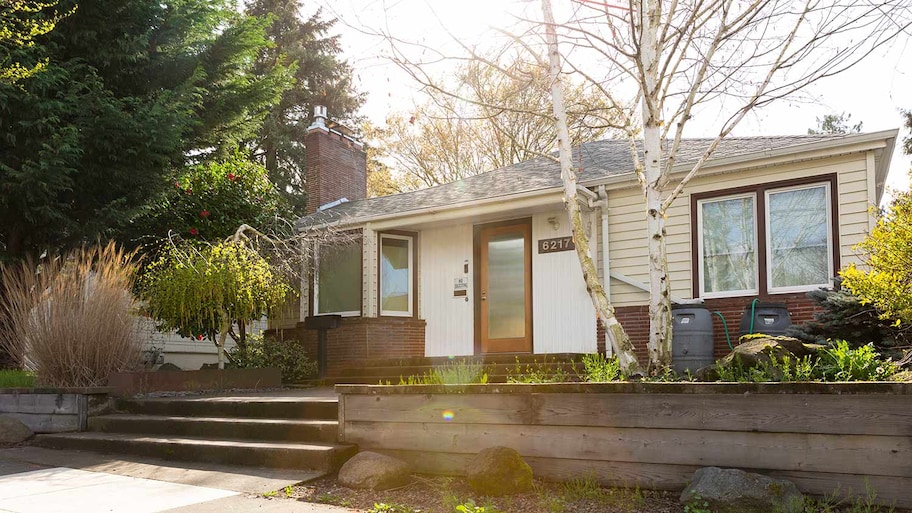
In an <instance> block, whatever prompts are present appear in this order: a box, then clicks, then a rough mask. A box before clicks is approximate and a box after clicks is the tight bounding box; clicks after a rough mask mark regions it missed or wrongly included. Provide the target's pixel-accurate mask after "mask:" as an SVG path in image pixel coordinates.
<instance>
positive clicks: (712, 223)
mask: <svg viewBox="0 0 912 513" xmlns="http://www.w3.org/2000/svg"><path fill="white" fill-rule="evenodd" d="M817 180H819V181H818V182H816V183H813V182H812V183H798V184H797V185H789V184H781V183H780V184H767V185H760V186H756V187H751V188H745V189H739V190H737V191H732V193H731V194H727V195H724V196H715V197H712V196H710V197H707V195H695V197H694V200H695V201H694V210H695V212H694V214H695V219H696V225H697V226H696V232H697V233H696V240H695V241H694V242H695V245H696V247H697V259H696V262H695V275H698V276H695V278H696V279H697V281H698V283H699V289H698V291H695V292H699V296H700V297H705V298H712V297H727V296H746V295H758V294H761V295H762V294H777V293H786V292H800V291H806V290H811V289H815V288H818V287H825V286H828V285H829V284H830V280H831V278H832V276H833V274H834V269H835V261H836V257H835V255H834V244H833V241H834V240H835V237H834V234H833V221H832V218H833V205H832V203H831V201H832V200H831V198H832V188H833V183H834V182H835V178H830V179H826V181H822V180H820V179H819V178H818V179H817ZM793 183H794V182H793Z"/></svg>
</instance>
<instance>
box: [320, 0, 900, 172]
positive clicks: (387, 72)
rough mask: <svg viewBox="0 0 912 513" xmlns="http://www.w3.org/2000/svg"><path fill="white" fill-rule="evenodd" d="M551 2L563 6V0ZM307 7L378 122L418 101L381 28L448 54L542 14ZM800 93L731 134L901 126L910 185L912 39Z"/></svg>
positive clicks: (432, 2)
mask: <svg viewBox="0 0 912 513" xmlns="http://www.w3.org/2000/svg"><path fill="white" fill-rule="evenodd" d="M553 3H554V4H555V9H560V7H561V4H562V3H566V0H553ZM306 5H308V6H311V7H313V6H315V5H316V6H322V8H323V10H324V13H325V14H326V15H327V16H330V17H336V18H338V19H339V22H338V23H337V25H336V27H335V29H334V30H335V31H336V32H337V33H339V34H340V35H341V39H342V41H341V43H342V47H343V51H344V55H345V58H346V59H347V60H348V61H349V62H350V63H351V65H352V66H353V68H354V71H355V83H356V87H358V89H359V90H360V91H362V92H364V93H366V94H367V101H366V103H365V105H364V106H363V108H362V110H361V113H362V114H363V115H365V116H367V117H368V118H369V119H370V120H371V121H373V122H375V123H378V124H382V123H383V121H384V120H385V118H386V117H387V116H388V115H390V114H392V113H396V112H409V110H410V109H411V107H412V105H414V104H415V103H416V102H418V103H420V102H421V101H422V99H423V97H422V95H421V93H420V91H419V89H420V84H418V83H417V82H416V81H415V80H414V79H412V78H411V77H409V76H408V74H406V73H405V72H404V71H402V70H401V69H399V68H398V67H397V66H396V65H395V64H393V63H392V62H391V61H390V60H389V58H388V57H389V55H390V51H389V44H388V43H386V42H385V41H384V40H383V38H382V37H378V36H376V34H377V33H378V32H384V33H388V34H391V35H392V36H394V37H395V38H398V39H401V40H403V41H408V42H417V43H421V44H424V45H427V46H429V47H431V48H434V49H446V50H445V52H446V53H448V54H452V53H455V52H456V51H457V50H458V49H457V47H456V43H455V41H456V40H459V41H461V42H462V43H463V44H467V45H469V46H472V45H475V44H479V45H481V44H484V43H485V41H486V40H489V39H490V38H493V37H498V35H497V32H496V29H497V28H509V27H513V26H515V24H516V21H517V17H523V16H535V17H538V16H540V14H539V12H540V11H539V10H538V8H539V7H538V5H539V4H538V2H537V1H531V0H316V1H315V2H311V3H308V4H306ZM525 13H528V14H525ZM558 14H559V13H558ZM429 55H430V52H425V53H424V54H423V56H429ZM448 66H450V64H448V63H442V64H439V65H438V67H437V70H438V71H439V72H441V73H442V72H445V71H446V69H447V67H448ZM803 96H804V98H802V99H795V100H782V101H779V102H776V103H773V104H772V105H770V106H767V107H765V108H764V109H761V110H758V111H756V112H754V113H752V114H751V115H749V116H748V117H747V118H745V119H744V120H743V121H742V122H741V124H740V125H739V126H738V127H737V128H736V129H735V131H734V132H733V135H739V136H749V135H791V134H804V133H806V132H807V129H808V128H812V127H816V125H817V118H820V117H823V116H824V115H826V114H830V113H842V112H844V113H847V114H851V116H852V118H851V120H852V122H853V124H854V123H856V122H859V121H860V122H862V123H863V126H862V131H864V132H873V131H879V130H887V129H896V128H900V136H899V140H898V141H897V148H896V149H895V151H894V154H893V160H892V164H891V166H890V176H889V177H888V180H887V186H888V188H893V189H897V190H908V188H909V177H908V174H907V173H908V171H909V170H910V168H912V157H910V156H908V155H903V154H902V151H901V150H900V148H899V146H900V145H901V140H902V138H904V137H906V136H909V135H910V134H909V133H908V132H907V131H906V130H905V129H903V128H902V118H901V115H900V110H902V109H912V38H910V39H909V40H901V41H897V42H895V43H893V44H891V45H890V46H889V47H888V48H883V49H880V50H878V51H877V52H875V53H874V54H872V55H871V56H869V57H868V58H867V60H865V61H863V62H862V63H861V64H859V65H858V66H856V67H854V68H852V69H851V70H849V71H848V72H845V73H843V74H840V75H837V76H835V77H830V78H827V79H824V80H822V81H819V82H817V83H816V84H813V85H812V86H811V87H810V88H809V89H807V90H806V91H805V92H804V94H803ZM712 112H713V109H711V108H710V109H704V110H703V111H702V112H699V113H697V115H696V116H695V118H694V119H693V120H692V121H691V122H690V124H689V125H688V128H687V129H686V130H685V136H686V137H707V136H715V135H716V133H717V131H718V128H717V126H718V123H719V122H720V121H721V120H719V119H715V118H714V117H713V115H712ZM331 115H332V113H330V116H331ZM714 130H715V131H714Z"/></svg>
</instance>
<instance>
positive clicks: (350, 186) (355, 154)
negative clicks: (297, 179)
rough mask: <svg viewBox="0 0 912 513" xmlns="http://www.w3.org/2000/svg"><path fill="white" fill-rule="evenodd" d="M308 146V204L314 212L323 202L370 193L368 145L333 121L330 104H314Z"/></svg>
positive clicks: (360, 196)
mask: <svg viewBox="0 0 912 513" xmlns="http://www.w3.org/2000/svg"><path fill="white" fill-rule="evenodd" d="M304 145H305V146H306V148H307V183H306V189H307V207H306V213H307V214H312V213H314V212H316V211H317V210H318V209H319V208H320V207H321V206H324V205H327V204H329V203H332V202H334V201H338V200H341V199H343V198H344V199H346V200H348V201H354V200H358V199H364V198H365V197H367V155H366V154H365V153H364V145H363V144H362V143H360V142H358V141H357V140H355V139H354V138H353V137H352V136H351V132H350V131H349V130H348V129H346V128H345V127H343V126H341V125H335V124H333V123H329V122H328V121H327V118H326V107H324V106H322V105H317V106H315V107H314V121H313V123H312V124H311V125H310V126H309V127H307V134H306V136H305V138H304Z"/></svg>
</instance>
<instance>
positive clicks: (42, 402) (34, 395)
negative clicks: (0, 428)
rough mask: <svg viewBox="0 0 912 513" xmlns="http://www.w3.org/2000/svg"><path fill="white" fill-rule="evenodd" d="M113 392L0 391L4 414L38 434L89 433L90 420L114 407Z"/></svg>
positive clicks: (58, 389) (91, 389)
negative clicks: (111, 400) (112, 403)
mask: <svg viewBox="0 0 912 513" xmlns="http://www.w3.org/2000/svg"><path fill="white" fill-rule="evenodd" d="M111 392H113V389H111V388H106V387H96V388H55V389H41V388H6V389H0V415H3V416H6V417H12V418H14V419H18V420H19V421H20V422H22V423H23V424H25V425H26V426H28V427H29V429H31V430H32V431H33V432H34V433H63V432H67V431H85V430H86V428H87V426H88V418H89V416H91V415H95V414H98V413H101V412H104V411H106V410H107V409H109V407H110V403H109V401H108V394H110V393H111Z"/></svg>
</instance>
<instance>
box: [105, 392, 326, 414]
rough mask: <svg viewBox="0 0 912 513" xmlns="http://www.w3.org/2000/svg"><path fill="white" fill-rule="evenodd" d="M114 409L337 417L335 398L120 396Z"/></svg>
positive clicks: (135, 411)
mask: <svg viewBox="0 0 912 513" xmlns="http://www.w3.org/2000/svg"><path fill="white" fill-rule="evenodd" d="M115 408H116V410H117V411H118V412H123V413H134V414H143V415H160V416H172V417H207V418H208V417H239V418H267V419H299V420H305V419H306V420H337V419H338V418H339V400H338V398H335V397H332V398H322V397H321V398H316V397H307V398H294V397H281V398H273V399H244V398H218V397H169V398H156V399H120V400H118V401H117V404H116V406H115Z"/></svg>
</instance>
